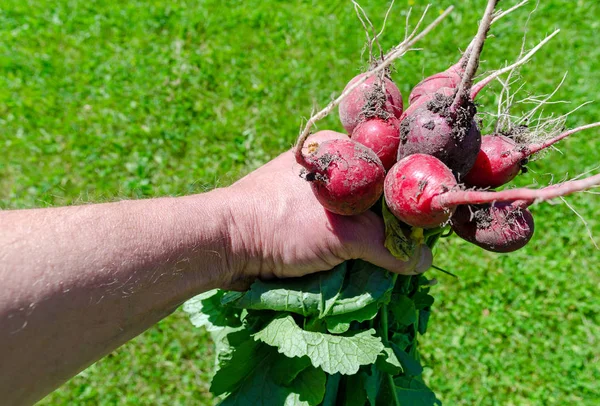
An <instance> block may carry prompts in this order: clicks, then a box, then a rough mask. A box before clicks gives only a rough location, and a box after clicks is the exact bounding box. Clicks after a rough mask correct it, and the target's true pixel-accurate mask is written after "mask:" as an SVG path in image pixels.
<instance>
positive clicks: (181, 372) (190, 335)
mask: <svg viewBox="0 0 600 406" xmlns="http://www.w3.org/2000/svg"><path fill="white" fill-rule="evenodd" d="M532 2H535V1H533V0H532ZM408 3H410V4H413V5H414V14H413V18H412V20H413V22H414V20H415V17H416V16H417V15H419V12H420V11H421V10H422V9H423V5H424V4H425V2H424V1H419V0H417V1H415V0H410V1H398V2H397V4H396V6H395V8H394V11H393V12H392V14H391V15H390V18H389V21H388V25H387V29H386V32H385V38H384V39H383V44H384V46H385V47H389V46H391V45H392V44H393V43H394V42H395V41H397V40H398V39H400V38H401V37H402V36H403V33H404V19H405V17H406V13H405V11H404V10H405V9H406V8H407V7H408V6H407V4H408ZM433 3H435V5H434V7H433V11H432V16H433V15H437V14H438V13H439V12H440V10H442V9H443V8H444V7H446V6H448V5H450V4H452V3H453V2H452V1H450V0H440V1H434V2H433ZM454 3H455V5H456V6H457V8H456V10H455V12H454V13H453V15H452V16H451V17H450V18H449V19H448V20H447V21H446V22H445V23H443V24H442V26H440V27H439V28H438V29H437V30H436V31H435V32H434V33H433V34H432V35H430V36H428V37H427V38H425V39H424V40H423V41H422V42H421V43H420V44H419V47H420V48H422V49H423V50H422V51H419V52H412V53H410V54H409V55H407V56H406V57H405V58H404V59H402V60H400V61H399V62H398V63H397V64H396V72H395V73H394V75H393V77H394V79H395V80H396V82H397V83H398V85H399V87H400V89H401V91H402V92H403V94H404V96H405V98H406V97H407V96H408V93H409V92H410V88H411V86H412V85H414V84H416V83H417V82H418V81H419V80H420V79H421V78H422V77H423V75H425V74H432V73H434V72H437V71H439V70H442V69H445V68H446V67H447V66H449V65H450V64H451V63H453V62H454V61H455V60H456V59H457V58H458V56H459V53H458V49H464V48H465V47H466V45H467V44H468V42H469V40H470V37H472V36H473V34H474V32H475V31H476V21H477V19H478V16H479V15H480V14H481V13H482V12H483V8H484V5H485V1H484V0H460V1H454ZM515 3H516V0H505V1H503V2H502V4H503V7H504V8H507V6H508V5H512V4H515ZM542 3H543V4H541V5H540V6H539V10H538V12H537V14H535V15H534V17H533V18H532V20H531V22H530V26H529V34H528V35H529V37H528V45H529V46H530V47H531V46H533V44H535V43H536V42H537V41H539V40H540V39H542V38H543V36H544V35H546V34H548V33H550V32H551V31H552V30H553V29H554V28H557V27H558V28H562V32H561V33H560V34H559V36H558V37H556V38H555V39H554V40H553V41H552V42H551V43H550V44H549V45H548V46H547V47H546V48H545V49H543V50H542V51H541V52H539V53H538V54H537V55H536V57H535V58H534V60H533V61H532V62H531V63H530V64H529V65H527V66H526V67H525V68H524V69H523V70H522V77H523V80H524V81H525V82H526V85H525V89H526V90H527V91H529V92H531V93H535V94H540V93H548V92H550V91H551V90H552V89H553V88H554V86H555V85H556V84H557V83H558V82H559V81H560V78H561V77H562V75H563V73H564V72H565V71H567V70H568V71H569V75H568V77H567V80H566V82H565V85H564V87H563V88H562V90H560V91H559V92H558V94H557V95H556V97H555V100H569V101H571V104H556V105H552V106H550V108H549V110H548V111H553V112H555V113H557V114H562V113H566V112H567V111H569V110H571V109H572V108H573V107H574V106H576V105H578V104H580V103H583V102H584V101H587V100H593V99H598V84H599V83H600V51H599V50H600V36H598V34H597V32H598V30H599V29H600V3H598V2H596V1H592V0H585V1H584V0H545V1H543V2H542ZM364 5H365V8H366V10H367V11H368V12H369V14H370V15H371V16H372V18H373V21H374V22H375V23H376V24H380V23H381V22H382V20H383V16H384V14H385V10H386V7H387V2H385V1H369V2H367V1H365V2H364ZM527 9H528V10H531V9H532V6H531V5H530V6H528V8H527ZM432 16H430V18H431V17H432ZM526 18H527V10H521V11H518V12H515V13H514V15H512V16H510V17H509V18H505V19H504V20H502V21H501V22H499V23H498V24H497V25H495V26H494V27H493V28H492V31H493V34H494V38H491V39H490V40H489V42H488V44H487V45H486V49H485V52H484V55H483V62H482V69H484V70H491V69H494V68H495V67H498V66H500V65H501V64H503V63H504V62H505V60H509V61H510V60H513V59H514V58H515V57H516V55H517V54H518V52H519V48H520V41H521V37H522V34H523V32H522V28H521V27H523V24H524V22H525V20H526ZM363 40H364V34H363V32H362V28H361V27H360V25H359V23H358V22H357V19H356V16H355V15H354V11H353V9H352V7H351V5H350V3H349V2H348V1H339V0H330V1H314V0H313V1H258V0H248V1H241V0H236V1H228V2H222V1H214V0H205V1H158V0H148V1H141V0H131V1H118V2H117V1H112V0H92V1H89V0H88V1H80V0H69V1H66V0H63V1H48V0H36V1H32V0H26V1H23V0H3V1H2V2H1V4H0V146H1V147H2V155H1V156H0V208H3V209H13V208H29V207H46V206H56V205H67V204H80V203H87V202H100V201H110V200H115V199H133V198H142V197H153V196H164V195H184V194H189V193H198V192H202V191H205V190H208V189H211V188H214V187H219V186H226V185H227V184H229V183H231V182H232V181H233V180H235V179H236V178H238V177H240V176H241V175H243V174H245V173H247V172H249V171H250V170H252V169H254V168H256V167H257V166H259V165H260V164H261V163H263V162H266V161H267V160H269V159H270V158H272V157H274V156H275V155H277V154H278V153H279V152H281V151H283V150H284V149H286V148H288V147H290V146H291V145H292V144H293V142H294V140H295V137H296V136H297V134H298V129H299V126H300V122H301V120H302V118H305V117H307V116H308V115H309V114H310V112H311V110H312V108H313V106H314V105H315V104H318V105H319V106H322V105H324V103H326V102H327V101H328V100H329V99H330V97H331V95H332V94H333V93H334V92H339V91H340V90H341V89H342V88H343V87H344V85H345V84H346V82H347V81H348V80H349V79H350V78H351V77H352V76H354V75H355V74H357V73H358V72H359V71H360V69H361V68H363V67H364V66H365V60H364V59H362V60H361V49H362V45H363ZM496 89H497V87H496ZM480 102H481V106H480V109H481V110H483V111H486V110H487V111H494V108H495V107H494V106H495V97H494V94H493V92H492V93H488V94H487V95H484V97H482V98H481V99H480ZM599 119H600V104H599V103H594V104H591V105H588V106H585V107H584V108H582V109H581V110H579V111H578V112H576V113H575V114H573V115H572V116H571V117H570V118H569V121H568V125H569V126H571V127H574V126H577V125H582V124H585V123H590V122H593V121H597V120H599ZM319 127H320V128H322V129H325V128H327V129H334V130H341V125H340V124H339V122H338V120H337V117H336V115H332V116H331V117H328V118H327V119H326V120H324V121H322V122H320V123H319ZM599 135H600V132H599V131H597V130H596V131H594V130H591V131H588V132H585V133H581V134H578V135H576V136H574V137H573V138H571V139H568V140H567V141H565V142H563V143H562V144H561V145H560V149H561V151H562V152H563V153H562V154H561V153H560V152H558V151H553V152H551V153H550V154H547V155H546V157H545V159H543V160H539V161H536V162H534V163H532V164H531V165H530V166H529V167H530V173H529V174H527V175H525V176H522V177H521V178H520V179H519V180H518V183H519V184H520V185H527V184H533V183H535V182H537V183H540V184H548V183H549V182H550V181H551V180H552V179H553V176H554V178H564V177H566V176H574V175H576V174H578V173H581V172H584V171H589V170H592V169H594V168H596V167H597V166H598V161H599V157H600V152H599V151H600V148H599V147H600V136H599ZM568 202H569V204H570V205H572V206H573V207H574V208H576V210H577V212H578V213H579V214H580V215H581V216H582V217H583V218H585V219H586V220H587V224H588V227H589V229H590V230H591V232H592V234H593V235H594V237H595V239H596V241H597V242H599V243H600V216H599V215H598V212H599V211H600V196H594V195H592V194H581V195H578V196H573V197H569V198H568ZM533 213H534V215H535V218H536V235H535V236H534V239H533V240H532V242H531V243H530V244H529V245H528V246H527V247H526V248H525V249H523V250H521V251H518V252H517V253H514V254H511V255H498V254H491V253H486V252H483V251H481V250H479V249H477V248H476V247H473V246H470V245H469V244H467V243H465V242H462V241H460V240H458V239H456V238H452V239H451V240H450V241H445V242H444V243H443V244H441V245H440V246H439V248H437V256H436V263H437V264H438V265H440V266H443V267H444V268H446V269H448V270H450V271H452V272H454V273H456V274H458V275H459V276H460V279H458V280H454V279H452V278H449V277H447V276H445V275H443V274H439V275H438V274H436V277H438V279H439V282H440V283H439V284H438V286H437V287H435V289H434V290H433V294H434V295H435V296H436V304H435V305H434V306H435V307H434V314H433V316H432V319H431V322H430V328H429V331H428V333H427V335H426V336H424V337H423V339H422V342H421V344H422V352H423V354H424V359H425V363H426V365H427V368H426V379H427V381H428V382H429V384H430V386H431V387H432V388H433V389H434V390H435V391H436V392H437V393H438V394H439V397H440V398H441V399H442V400H443V401H444V402H445V404H447V405H542V404H544V405H565V404H578V405H595V404H598V403H599V402H600V359H599V358H600V301H599V300H598V291H599V289H600V274H599V273H598V269H599V268H600V265H599V264H600V251H598V249H596V248H595V247H594V244H593V242H592V241H591V239H590V237H589V236H588V231H587V230H586V228H585V226H584V225H583V223H582V221H581V220H580V219H579V218H578V217H577V216H576V215H575V214H574V213H573V212H572V211H571V210H570V209H569V208H568V207H567V206H566V205H565V204H562V203H560V202H559V203H558V204H556V205H539V206H535V207H534V208H533ZM433 272H434V271H432V274H433ZM49 350H51V349H49ZM212 357H213V350H212V347H211V343H210V340H209V338H208V336H207V334H206V333H205V332H203V331H199V330H196V329H194V328H193V327H192V326H191V325H190V324H189V323H188V322H187V320H186V319H185V317H184V315H183V314H182V313H181V312H178V313H176V314H174V315H173V316H171V317H169V318H167V319H166V320H164V321H162V322H161V323H159V324H158V325H156V326H155V327H153V328H152V329H150V330H149V331H147V332H145V333H144V334H142V335H141V336H139V337H138V338H136V339H135V340H133V341H132V342H130V343H128V344H127V345H125V346H123V347H122V348H120V349H118V350H117V351H115V352H114V353H113V354H111V355H110V356H108V357H106V358H105V359H103V360H101V361H99V362H97V363H96V364H95V365H93V366H92V367H90V368H88V369H87V370H85V371H83V372H82V373H81V374H79V375H78V376H77V377H75V378H73V379H72V380H71V381H70V382H68V383H67V384H65V385H64V386H63V387H62V388H60V389H59V390H57V391H56V392H55V393H53V394H51V395H50V396H48V397H47V398H46V399H45V400H44V401H42V402H41V404H47V405H51V404H52V405H55V404H93V405H112V404H119V405H136V404H156V405H160V404H165V405H167V404H168V405H179V404H181V405H184V404H206V405H209V404H213V403H214V400H213V399H212V398H211V396H210V393H209V392H208V387H209V382H210V375H211V368H212V365H213V358H212Z"/></svg>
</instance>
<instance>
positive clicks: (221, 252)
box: [178, 187, 256, 294]
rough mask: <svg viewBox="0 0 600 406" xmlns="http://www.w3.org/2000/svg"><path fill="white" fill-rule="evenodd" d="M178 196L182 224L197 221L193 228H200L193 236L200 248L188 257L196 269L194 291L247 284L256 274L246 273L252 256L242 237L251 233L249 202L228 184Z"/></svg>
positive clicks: (239, 286)
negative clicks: (196, 193)
mask: <svg viewBox="0 0 600 406" xmlns="http://www.w3.org/2000/svg"><path fill="white" fill-rule="evenodd" d="M178 199H180V200H181V201H182V202H183V205H182V211H183V213H182V218H183V219H184V224H185V226H186V227H190V224H191V225H193V224H196V226H193V228H194V229H195V230H198V231H199V232H198V233H197V235H196V236H195V237H194V238H195V241H196V242H195V244H196V246H197V247H200V248H199V249H198V250H197V252H196V253H195V254H194V258H192V259H191V260H192V261H193V262H194V264H195V266H194V268H195V270H196V272H195V283H194V290H195V293H194V294H197V293H198V292H201V291H206V290H210V289H214V288H221V289H236V288H240V289H241V288H245V287H247V285H248V283H249V281H250V280H253V279H254V278H255V277H256V276H255V275H249V272H248V269H249V267H248V262H249V261H248V260H249V258H250V257H251V255H250V253H249V248H248V247H249V245H248V241H247V238H246V237H245V236H247V235H252V232H251V230H250V229H251V228H252V226H251V224H250V223H251V221H248V220H249V219H251V218H252V216H251V214H250V212H251V210H250V209H249V207H248V206H249V205H248V204H247V203H248V201H247V200H245V199H244V198H242V196H240V194H239V193H236V192H234V191H233V190H231V187H228V188H220V189H214V190H212V191H210V192H207V193H203V194H200V195H193V196H185V197H181V198H178Z"/></svg>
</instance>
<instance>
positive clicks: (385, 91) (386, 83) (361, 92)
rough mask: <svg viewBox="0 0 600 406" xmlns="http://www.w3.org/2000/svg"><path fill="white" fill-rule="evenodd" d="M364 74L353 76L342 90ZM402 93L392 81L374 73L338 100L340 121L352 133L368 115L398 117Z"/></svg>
mask: <svg viewBox="0 0 600 406" xmlns="http://www.w3.org/2000/svg"><path fill="white" fill-rule="evenodd" d="M364 75H365V74H364V73H361V74H360V75H358V76H356V77H354V78H353V79H352V80H351V81H350V82H349V83H348V84H347V85H346V87H345V88H344V91H346V89H348V88H349V87H350V86H352V85H353V84H354V83H356V82H357V81H358V80H359V79H361V78H362V77H363V76H364ZM403 106H404V105H403V102H402V95H401V94H400V90H398V87H397V86H396V85H395V84H394V82H393V81H392V80H391V79H389V78H388V77H385V79H384V80H381V79H380V77H379V76H377V75H374V76H371V77H370V78H368V79H367V80H366V81H365V82H364V83H362V84H361V85H360V86H358V87H357V88H356V89H354V90H353V91H352V92H351V93H350V94H349V95H348V96H347V97H346V98H344V99H343V100H342V101H341V102H340V106H339V113H340V121H341V122H342V125H343V126H344V128H345V129H346V131H347V132H348V135H352V133H353V131H354V128H355V127H356V126H357V125H358V124H359V123H360V122H361V121H363V120H365V119H366V118H370V117H381V118H383V119H387V118H389V117H395V118H399V117H400V116H401V115H402V111H403V108H404V107H403Z"/></svg>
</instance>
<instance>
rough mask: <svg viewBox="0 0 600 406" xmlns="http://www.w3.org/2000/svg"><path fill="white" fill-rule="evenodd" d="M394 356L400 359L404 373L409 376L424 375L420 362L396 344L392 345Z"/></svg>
mask: <svg viewBox="0 0 600 406" xmlns="http://www.w3.org/2000/svg"><path fill="white" fill-rule="evenodd" d="M390 345H391V347H392V349H393V350H394V354H396V357H398V360H399V361H400V364H402V369H403V370H404V373H405V374H406V375H409V376H419V375H421V374H422V373H423V367H422V366H421V364H420V363H419V361H418V360H416V359H414V358H413V357H411V356H410V355H409V354H408V353H407V352H406V351H404V350H403V349H401V348H399V347H398V346H397V345H396V344H394V343H390Z"/></svg>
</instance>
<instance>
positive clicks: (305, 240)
mask: <svg viewBox="0 0 600 406" xmlns="http://www.w3.org/2000/svg"><path fill="white" fill-rule="evenodd" d="M338 136H339V135H337V134H333V133H324V134H321V135H320V137H324V138H323V139H325V138H330V137H338ZM298 172H299V167H298V166H297V165H296V164H295V163H294V160H293V157H292V154H291V152H287V153H285V154H283V155H281V156H280V157H278V158H276V159H275V160H273V161H271V162H270V163H268V164H267V165H265V166H264V167H262V168H260V169H258V170H257V171H255V172H253V173H251V174H250V175H248V176H246V177H245V178H243V179H241V180H240V181H238V182H237V183H236V184H234V185H232V186H231V187H228V188H224V189H217V190H214V191H211V192H209V193H205V194H201V195H194V196H186V197H179V198H161V199H149V200H138V201H123V202H117V203H108V204H98V205H83V206H74V207H65V208H53V209H35V210H17V211H5V212H0V230H2V231H1V233H0V261H1V262H0V281H1V282H2V287H3V290H2V293H1V294H0V359H1V360H2V363H1V364H0V365H1V367H0V399H2V400H3V401H5V402H7V403H8V404H15V405H16V404H29V403H32V402H35V401H36V400H38V399H40V398H41V397H43V396H44V395H46V394H47V393H49V392H50V391H52V390H53V389H55V388H56V387H57V386H59V385H60V384H61V383H63V382H64V381H66V380H67V379H69V378H70V377H72V376H73V375H74V374H76V373H77V372H79V371H81V370H82V369H83V368H85V367H87V366H88V365H90V364H91V363H93V362H94V361H96V360H98V359H99V358H101V357H102V356H104V355H106V354H108V353H109V352H110V351H112V350H113V349H115V348H117V347H118V346H120V345H121V344H123V343H125V342H126V341H128V340H130V339H131V338H133V337H135V336H136V335H138V334H140V333H141V332H143V331H144V330H146V329H147V328H149V327H150V326H152V325H153V324H155V323H156V322H157V321H159V320H160V319H162V318H163V317H165V316H167V315H168V314H170V313H171V312H172V311H173V310H174V309H176V308H177V306H178V305H179V304H181V303H182V302H183V301H185V300H186V299H188V298H190V297H192V296H194V295H196V294H198V293H200V292H203V291H206V290H209V289H213V288H216V287H220V288H244V287H247V286H248V284H249V283H250V282H251V281H252V280H254V279H256V278H258V277H260V278H273V277H291V276H300V275H303V274H306V273H310V272H315V271H321V270H326V269H330V268H332V267H333V266H334V265H336V264H338V263H340V262H342V261H344V260H347V259H350V258H363V259H365V260H368V261H370V262H373V263H375V264H377V265H380V266H384V267H386V268H388V269H390V270H393V271H396V272H405V273H412V272H415V271H423V270H425V269H426V268H427V267H428V266H429V264H430V261H431V257H430V253H429V252H426V251H423V252H421V253H419V256H417V257H415V258H413V259H412V260H411V261H409V262H408V263H403V262H401V261H398V260H396V259H395V258H393V257H392V256H391V255H390V254H389V253H388V252H387V251H386V250H385V248H384V247H383V225H382V222H381V220H380V219H379V218H378V217H377V216H376V215H375V214H374V213H366V214H364V215H361V216H356V217H352V218H349V217H340V216H336V215H332V214H330V213H328V212H326V211H325V210H324V209H323V208H322V207H321V206H320V205H319V204H318V203H317V202H316V200H315V199H314V196H313V195H312V192H311V190H310V186H309V185H308V184H307V183H306V182H305V181H304V180H302V179H300V178H299V177H298Z"/></svg>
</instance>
